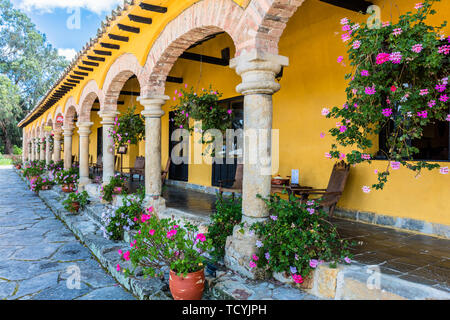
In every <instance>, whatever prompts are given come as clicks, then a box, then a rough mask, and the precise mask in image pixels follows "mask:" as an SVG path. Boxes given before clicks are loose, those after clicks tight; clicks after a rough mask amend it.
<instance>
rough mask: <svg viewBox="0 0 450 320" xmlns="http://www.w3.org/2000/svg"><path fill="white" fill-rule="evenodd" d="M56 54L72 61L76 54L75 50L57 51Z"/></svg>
mask: <svg viewBox="0 0 450 320" xmlns="http://www.w3.org/2000/svg"><path fill="white" fill-rule="evenodd" d="M58 54H59V55H60V56H64V57H66V59H67V60H69V61H72V59H73V58H74V57H75V55H76V54H77V52H76V50H75V49H72V48H71V49H58Z"/></svg>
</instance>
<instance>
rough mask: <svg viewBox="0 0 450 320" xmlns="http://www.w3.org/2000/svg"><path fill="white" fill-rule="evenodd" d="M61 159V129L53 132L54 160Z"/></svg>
mask: <svg viewBox="0 0 450 320" xmlns="http://www.w3.org/2000/svg"><path fill="white" fill-rule="evenodd" d="M60 160H61V130H55V131H54V132H53V161H55V162H58V161H60Z"/></svg>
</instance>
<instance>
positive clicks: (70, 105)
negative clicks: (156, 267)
mask: <svg viewBox="0 0 450 320" xmlns="http://www.w3.org/2000/svg"><path fill="white" fill-rule="evenodd" d="M75 115H79V112H78V106H77V105H76V103H75V99H74V98H73V97H70V98H69V99H68V100H67V102H66V105H65V106H64V126H71V125H73V120H74V119H75Z"/></svg>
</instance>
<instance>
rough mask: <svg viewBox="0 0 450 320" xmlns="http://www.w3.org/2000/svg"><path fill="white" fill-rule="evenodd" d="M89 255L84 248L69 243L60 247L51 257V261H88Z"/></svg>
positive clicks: (80, 245) (78, 244) (76, 243)
mask: <svg viewBox="0 0 450 320" xmlns="http://www.w3.org/2000/svg"><path fill="white" fill-rule="evenodd" d="M90 257H91V253H90V252H89V251H88V250H86V248H85V247H84V246H83V245H82V244H80V243H78V242H71V243H68V244H63V245H61V246H60V248H59V250H58V251H57V252H56V253H55V254H54V255H53V257H52V260H56V261H76V260H82V259H88V258H90Z"/></svg>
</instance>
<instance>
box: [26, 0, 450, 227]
mask: <svg viewBox="0 0 450 320" xmlns="http://www.w3.org/2000/svg"><path fill="white" fill-rule="evenodd" d="M169 2H170V1H169ZM187 2H189V3H193V2H194V1H186V3H187ZM171 3H172V2H171ZM186 3H184V4H183V6H184V7H183V6H181V5H180V7H179V8H178V7H176V8H177V10H179V11H178V12H180V11H181V10H182V7H183V8H185V7H187V4H186ZM375 3H376V4H378V5H380V6H381V7H382V20H383V21H385V20H390V16H391V14H392V16H393V17H396V16H398V15H399V13H404V12H406V11H408V10H413V8H412V7H413V6H414V3H415V2H414V3H413V2H412V1H408V0H397V1H396V3H397V4H398V7H399V8H400V11H398V9H397V7H393V8H392V9H391V7H390V6H389V5H386V6H385V7H383V4H384V3H386V2H385V1H375ZM436 9H437V10H438V11H439V14H438V15H436V16H435V17H434V18H433V19H432V22H436V23H439V22H441V21H442V20H443V19H445V18H446V14H445V13H446V12H450V3H449V2H448V1H444V2H441V3H438V4H437V5H436ZM171 14H172V18H173V17H175V16H176V14H175V13H174V11H171ZM343 17H349V18H351V19H352V20H359V21H361V22H363V21H364V19H367V18H368V16H362V15H359V14H357V13H354V12H352V11H349V10H344V9H340V8H338V7H335V6H331V5H328V4H325V3H322V2H320V1H318V0H306V1H305V2H304V4H303V5H302V6H301V7H300V8H299V9H298V11H297V13H296V14H295V15H294V16H293V17H292V18H291V20H290V21H289V23H288V25H287V28H286V30H285V32H284V34H283V36H282V38H281V40H280V44H279V49H280V54H281V55H284V56H287V57H289V59H290V65H289V67H287V68H285V69H284V75H283V78H282V80H281V81H280V84H281V88H282V89H281V91H280V92H278V93H276V94H275V95H274V119H273V128H274V129H280V170H279V173H280V174H281V175H282V176H287V175H290V173H291V169H299V171H300V183H301V184H303V185H309V186H312V187H320V188H324V187H326V185H327V183H328V179H329V177H330V173H331V170H332V166H333V162H332V161H331V160H328V159H326V158H325V157H324V153H325V152H327V151H329V149H330V145H331V143H332V142H333V140H332V139H331V137H330V136H329V135H327V136H326V137H325V138H323V139H321V138H320V137H319V135H320V133H321V132H325V133H326V132H327V131H328V129H329V128H331V127H333V126H334V125H335V122H334V121H333V120H330V119H326V118H324V117H323V116H322V115H321V113H320V111H321V110H322V108H324V107H332V106H335V105H341V104H342V103H343V102H344V101H345V92H344V90H345V81H344V74H345V73H346V72H348V71H349V69H348V68H344V67H342V66H340V65H339V64H337V63H336V59H337V56H339V55H342V56H344V57H345V56H346V54H345V53H346V47H345V46H344V44H343V43H342V41H341V39H340V35H339V32H340V24H339V21H340V19H341V18H343ZM394 22H395V19H394ZM162 26H163V24H161V25H160V27H161V28H162ZM145 28H146V27H144V28H143V30H142V31H141V34H140V35H139V37H140V38H139V39H137V40H136V41H140V42H135V41H132V42H130V43H129V44H128V45H124V46H123V47H122V48H121V50H120V53H124V52H132V53H134V54H136V56H137V57H138V60H139V61H140V62H141V64H144V62H145V57H146V52H148V50H149V48H150V46H151V43H152V41H153V40H154V38H155V37H154V36H152V37H148V36H147V37H146V33H149V32H150V29H148V30H147V29H145ZM152 30H153V29H152ZM448 31H449V29H448V30H447V33H449V32H448ZM152 32H153V31H152ZM134 43H144V44H146V43H148V46H146V45H143V46H135V45H133V44H134ZM225 47H230V49H231V56H234V51H235V50H234V45H233V42H232V40H231V38H230V37H229V36H228V35H226V34H223V35H220V36H218V37H217V38H215V39H213V40H211V41H208V42H206V43H204V44H203V45H201V46H198V47H196V48H194V49H192V50H191V51H192V52H196V53H202V54H206V55H211V56H217V57H219V56H220V51H221V50H222V49H223V48H225ZM143 48H145V49H143ZM115 54H116V56H119V54H117V53H115ZM109 61H111V63H112V62H113V61H114V59H111V60H109ZM109 66H110V64H109V65H107V64H105V65H104V66H102V67H101V68H99V70H98V71H96V72H95V74H94V75H93V77H94V79H95V80H96V81H97V83H100V84H102V82H103V80H104V77H105V76H106V72H107V69H108V68H109ZM170 75H171V76H175V77H182V78H183V79H184V83H187V84H188V85H189V87H190V86H194V88H196V90H201V89H202V88H208V87H209V85H210V84H211V85H212V86H213V88H214V89H217V90H219V91H220V92H222V93H223V94H224V95H223V98H229V97H233V96H237V95H239V94H238V93H236V91H235V87H236V85H237V84H239V83H240V77H239V76H237V75H236V73H235V71H234V70H231V69H230V68H227V67H221V66H216V65H210V64H205V63H203V64H200V63H198V62H194V61H188V60H183V59H179V60H178V61H177V62H176V64H175V65H174V67H173V69H172V71H171V72H170ZM183 86H184V84H174V83H167V85H166V94H167V95H168V96H170V97H171V100H170V101H169V102H168V103H167V104H166V105H165V106H164V107H163V109H164V111H165V112H166V114H165V115H164V116H163V118H162V164H163V166H165V164H166V161H167V157H168V140H169V137H168V133H169V126H168V123H169V115H168V113H169V111H170V110H171V106H172V105H174V103H175V101H173V100H172V98H173V96H174V91H175V90H176V89H180V88H181V87H183ZM100 87H101V85H100ZM82 88H83V86H81V89H82ZM122 90H127V91H139V85H138V83H137V80H136V79H131V80H130V81H128V82H127V83H126V85H125V86H124V88H123V89H122ZM74 94H75V95H76V97H77V102H78V99H79V95H80V94H81V91H80V90H79V89H78V88H77V89H76V90H75V92H74ZM66 98H67V97H66ZM119 100H121V101H125V105H119V111H120V112H124V111H125V110H126V109H127V108H128V107H129V106H131V105H137V106H138V107H137V110H136V112H141V111H142V109H143V108H142V106H141V105H140V104H139V103H138V102H137V101H136V98H135V97H130V96H121V97H120V98H119ZM64 104H65V101H62V102H61V103H60V105H64ZM55 110H56V106H55V107H53V108H52V109H51V110H49V111H48V112H52V113H54V112H55ZM48 112H46V113H45V114H44V115H43V116H42V118H46V117H47V115H48ZM39 120H40V119H39ZM39 120H38V121H39ZM91 121H92V122H94V125H93V127H92V130H91V131H92V133H91V135H90V154H91V155H93V159H94V162H95V160H96V154H97V149H96V148H97V146H96V144H97V138H96V135H97V128H98V127H99V126H100V119H99V117H98V115H97V113H96V112H93V113H92V115H91ZM28 127H29V128H31V124H30V125H29V126H28ZM27 129H28V128H27ZM77 139H78V137H77V135H76V131H75V134H74V142H73V153H74V154H77V155H78V140H77ZM192 141H193V139H192V138H191V142H192ZM191 145H192V144H191ZM137 155H141V156H142V155H144V142H143V141H142V142H141V143H140V144H139V145H138V146H136V147H133V148H130V149H129V152H128V155H127V156H125V157H124V164H123V165H124V167H131V166H133V165H134V159H135V157H136V156H137ZM191 157H192V153H191ZM386 165H387V163H386V161H374V162H373V164H372V165H370V166H369V165H367V164H364V165H360V166H358V167H354V168H351V174H350V177H349V181H348V184H347V186H346V190H345V194H344V196H343V197H342V199H341V201H340V203H339V206H340V207H343V208H346V209H351V210H360V211H368V212H375V213H379V214H385V215H391V216H395V217H408V218H413V219H419V220H425V221H429V222H436V223H442V224H447V225H450V215H449V214H448V212H449V211H450V210H449V206H448V204H447V202H446V201H445V199H447V198H448V197H449V195H450V184H449V183H448V176H445V175H441V174H439V172H438V171H433V172H424V173H423V174H422V176H421V177H419V178H418V179H416V178H415V177H414V173H413V172H411V171H409V170H406V169H401V170H399V171H394V172H392V174H391V176H390V181H389V183H388V184H387V185H386V187H385V190H383V191H372V192H371V193H370V194H365V193H363V192H362V190H361V188H362V186H364V185H371V184H372V183H373V182H374V181H375V180H376V175H375V173H374V170H375V169H378V170H380V169H384V168H385V167H386ZM443 166H447V164H443ZM211 171H212V169H211V166H210V165H206V164H202V165H190V166H189V182H190V183H194V184H200V185H204V186H210V185H211Z"/></svg>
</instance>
